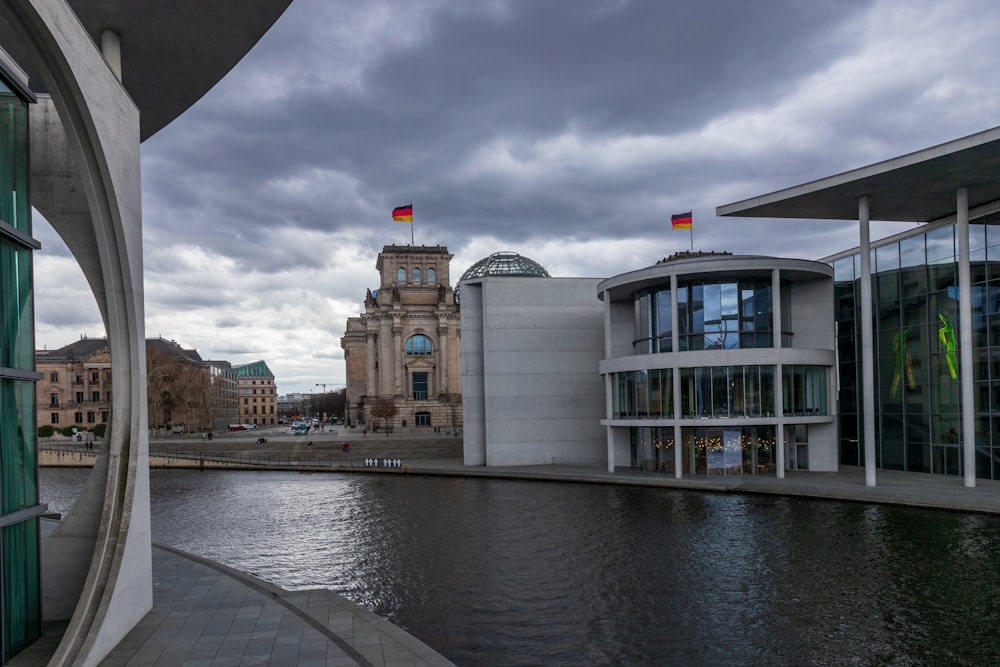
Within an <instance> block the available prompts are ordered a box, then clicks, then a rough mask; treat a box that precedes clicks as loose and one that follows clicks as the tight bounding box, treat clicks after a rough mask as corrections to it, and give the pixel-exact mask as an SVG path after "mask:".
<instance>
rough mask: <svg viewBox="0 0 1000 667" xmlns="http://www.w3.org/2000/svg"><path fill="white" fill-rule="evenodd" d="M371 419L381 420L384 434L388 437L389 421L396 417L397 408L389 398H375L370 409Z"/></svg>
mask: <svg viewBox="0 0 1000 667" xmlns="http://www.w3.org/2000/svg"><path fill="white" fill-rule="evenodd" d="M370 411H371V416H372V419H381V420H383V421H384V422H385V434H386V435H387V436H388V435H389V420H390V419H392V418H393V417H395V416H396V414H397V413H398V412H399V408H397V407H396V403H395V402H394V401H393V400H392V399H391V398H376V399H375V400H374V401H373V402H372V405H371V408H370Z"/></svg>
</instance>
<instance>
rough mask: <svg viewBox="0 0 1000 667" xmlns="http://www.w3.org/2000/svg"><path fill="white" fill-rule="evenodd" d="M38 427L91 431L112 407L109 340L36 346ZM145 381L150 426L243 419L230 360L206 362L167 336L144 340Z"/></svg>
mask: <svg viewBox="0 0 1000 667" xmlns="http://www.w3.org/2000/svg"><path fill="white" fill-rule="evenodd" d="M35 365H36V368H37V370H38V372H39V373H40V374H41V375H42V379H41V380H39V381H38V384H37V387H38V389H37V397H36V401H37V406H36V419H37V423H38V426H39V427H41V426H45V425H49V426H52V427H53V428H55V429H62V428H66V427H78V428H81V429H84V428H86V429H93V428H94V427H95V426H96V425H97V424H105V423H107V421H108V417H109V414H110V410H111V395H112V385H111V376H112V365H111V354H110V350H109V347H108V339H107V338H81V339H80V340H78V341H75V342H73V343H70V344H69V345H65V346H63V347H61V348H58V349H56V350H36V352H35ZM146 371H147V372H146V383H147V392H146V393H147V405H148V410H149V426H150V428H152V429H170V430H172V431H184V432H197V431H203V430H206V429H214V430H224V429H225V428H226V427H227V425H228V424H230V423H233V422H234V421H237V420H238V419H239V411H238V409H237V388H236V373H235V371H234V370H233V369H232V365H231V364H230V363H229V362H227V361H203V360H202V359H201V356H200V355H199V354H198V352H197V350H187V349H184V348H182V347H181V346H180V345H178V344H177V343H175V342H174V341H170V340H165V339H163V338H149V339H147V340H146Z"/></svg>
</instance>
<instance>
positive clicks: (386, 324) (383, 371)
mask: <svg viewBox="0 0 1000 667" xmlns="http://www.w3.org/2000/svg"><path fill="white" fill-rule="evenodd" d="M392 360H393V354H392V320H390V319H389V318H388V317H383V318H382V319H380V320H379V323H378V371H377V372H378V393H377V394H376V396H377V397H379V398H384V397H388V396H392V387H393V378H392V364H393V361H392Z"/></svg>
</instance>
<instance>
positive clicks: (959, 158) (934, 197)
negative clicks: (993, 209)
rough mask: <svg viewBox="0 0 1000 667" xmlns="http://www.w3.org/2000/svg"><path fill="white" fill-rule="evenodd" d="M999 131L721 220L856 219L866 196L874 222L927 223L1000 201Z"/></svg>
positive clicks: (781, 194) (738, 206) (733, 209)
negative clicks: (963, 191)
mask: <svg viewBox="0 0 1000 667" xmlns="http://www.w3.org/2000/svg"><path fill="white" fill-rule="evenodd" d="M998 175H1000V127H995V128H993V129H991V130H986V131H984V132H979V133H978V134H973V135H971V136H968V137H964V138H962V139H956V140H954V141H949V142H948V143H945V144H940V145H938V146H933V147H931V148H925V149H923V150H920V151H917V152H915V153H910V154H908V155H903V156H901V157H897V158H893V159H891V160H886V161H884V162H878V163H876V164H873V165H870V166H867V167H862V168H860V169H855V170H853V171H848V172H844V173H842V174H837V175H836V176H829V177H827V178H822V179H819V180H816V181H810V182H809V183H804V184H802V185H797V186H795V187H791V188H786V189H784V190H779V191H777V192H772V193H771V194H766V195H761V196H759V197H753V198H751V199H745V200H743V201H740V202H735V203H733V204H726V205H725V206H720V207H718V208H717V209H716V214H717V215H719V216H734V217H746V218H804V219H820V220H857V219H858V199H859V198H860V197H862V196H865V195H867V196H868V198H869V211H870V218H871V219H872V220H887V221H899V222H931V221H933V220H940V219H942V218H946V217H948V216H951V215H954V213H955V211H956V208H957V207H956V196H955V191H956V190H957V189H958V188H968V193H969V208H970V209H975V208H977V207H979V206H983V205H985V204H988V203H990V202H994V201H998V200H1000V178H998Z"/></svg>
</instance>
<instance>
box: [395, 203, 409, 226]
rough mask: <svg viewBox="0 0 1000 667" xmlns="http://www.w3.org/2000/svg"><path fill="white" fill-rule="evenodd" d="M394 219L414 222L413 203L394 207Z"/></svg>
mask: <svg viewBox="0 0 1000 667" xmlns="http://www.w3.org/2000/svg"><path fill="white" fill-rule="evenodd" d="M392 219H393V220H395V221H396V222H413V204H407V205H406V206H397V207H396V208H394V209H392Z"/></svg>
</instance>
